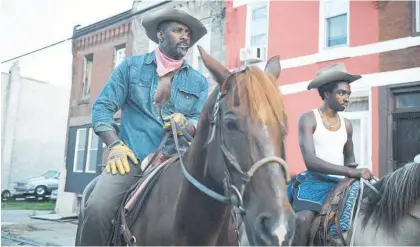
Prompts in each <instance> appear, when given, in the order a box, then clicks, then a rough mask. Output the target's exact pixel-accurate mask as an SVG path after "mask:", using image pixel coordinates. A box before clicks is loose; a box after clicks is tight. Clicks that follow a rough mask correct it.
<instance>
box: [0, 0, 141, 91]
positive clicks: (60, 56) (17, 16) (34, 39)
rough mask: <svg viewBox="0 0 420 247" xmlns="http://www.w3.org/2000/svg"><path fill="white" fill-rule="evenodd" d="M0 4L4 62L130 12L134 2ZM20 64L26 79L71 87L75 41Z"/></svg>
mask: <svg viewBox="0 0 420 247" xmlns="http://www.w3.org/2000/svg"><path fill="white" fill-rule="evenodd" d="M0 3H1V13H0V28H1V29H0V30H1V31H2V32H1V33H2V35H1V39H0V47H1V51H0V60H1V61H2V62H3V61H5V60H8V59H10V58H13V57H16V56H19V55H22V54H24V53H27V52H30V51H32V50H36V49H39V48H41V47H43V46H47V45H50V44H52V43H55V42H58V41H61V40H64V39H67V38H69V37H71V36H72V33H73V27H74V26H75V25H82V26H87V25H89V24H92V23H95V22H97V21H100V20H102V19H105V18H108V17H111V16H113V15H116V14H119V13H121V12H124V11H126V10H129V9H131V6H132V3H133V0H0ZM15 61H16V60H15ZM18 61H19V66H20V71H21V75H22V76H24V77H30V78H34V79H37V80H40V81H46V82H48V83H51V84H55V85H61V86H65V87H68V88H70V86H71V66H72V54H71V40H69V41H67V42H65V43H61V44H59V45H57V46H54V47H51V48H48V49H46V50H43V51H39V52H37V53H34V54H30V55H28V56H25V57H22V58H19V59H18ZM13 62H14V61H11V62H7V63H4V64H3V63H2V64H1V71H2V72H6V73H8V71H9V69H10V68H11V66H12V65H13Z"/></svg>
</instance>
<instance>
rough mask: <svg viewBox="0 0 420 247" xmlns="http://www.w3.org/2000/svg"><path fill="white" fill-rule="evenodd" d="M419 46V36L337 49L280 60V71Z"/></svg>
mask: <svg viewBox="0 0 420 247" xmlns="http://www.w3.org/2000/svg"><path fill="white" fill-rule="evenodd" d="M413 46H420V36H417V37H411V36H410V37H405V38H399V39H393V40H388V41H382V42H377V43H373V44H367V45H361V46H356V47H338V48H335V49H327V50H324V51H322V52H319V53H317V54H312V55H308V56H301V57H296V58H290V59H285V60H281V61H280V63H281V67H282V69H287V68H294V67H300V66H304V65H310V64H316V63H320V62H325V61H331V60H336V59H343V58H351V57H359V56H365V55H371V54H377V53H382V52H387V51H395V50H401V49H406V48H410V47H413Z"/></svg>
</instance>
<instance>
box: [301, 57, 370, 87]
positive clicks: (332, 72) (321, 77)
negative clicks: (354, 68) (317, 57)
mask: <svg viewBox="0 0 420 247" xmlns="http://www.w3.org/2000/svg"><path fill="white" fill-rule="evenodd" d="M360 78H362V76H360V75H352V74H348V73H347V70H346V66H345V65H344V64H343V63H336V64H333V65H330V66H328V67H325V68H323V69H321V70H320V71H319V72H318V73H317V74H316V77H315V79H313V80H312V81H311V82H310V83H309V85H308V90H311V89H312V88H319V87H321V86H323V85H325V84H328V83H330V82H336V81H343V82H348V83H352V82H354V81H356V80H359V79H360Z"/></svg>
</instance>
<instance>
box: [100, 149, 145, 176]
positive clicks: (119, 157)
mask: <svg viewBox="0 0 420 247" xmlns="http://www.w3.org/2000/svg"><path fill="white" fill-rule="evenodd" d="M128 158H129V159H130V160H131V162H133V163H134V164H136V165H137V164H138V163H139V162H138V160H137V158H136V156H135V155H134V153H133V151H131V150H130V149H129V148H128V147H127V146H126V145H125V144H124V143H122V142H121V143H120V144H117V145H115V146H113V147H111V148H110V153H109V155H108V160H107V164H106V171H107V172H108V173H110V172H112V174H116V173H117V171H118V172H119V173H121V175H124V174H126V173H129V172H130V165H129V164H128Z"/></svg>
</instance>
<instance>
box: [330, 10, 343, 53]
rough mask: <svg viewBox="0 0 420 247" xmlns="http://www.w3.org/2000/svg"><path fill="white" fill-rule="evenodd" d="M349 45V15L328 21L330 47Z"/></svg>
mask: <svg viewBox="0 0 420 247" xmlns="http://www.w3.org/2000/svg"><path fill="white" fill-rule="evenodd" d="M346 43H347V14H344V15H340V16H336V17H331V18H328V19H327V45H328V47H331V46H336V45H343V44H346Z"/></svg>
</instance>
